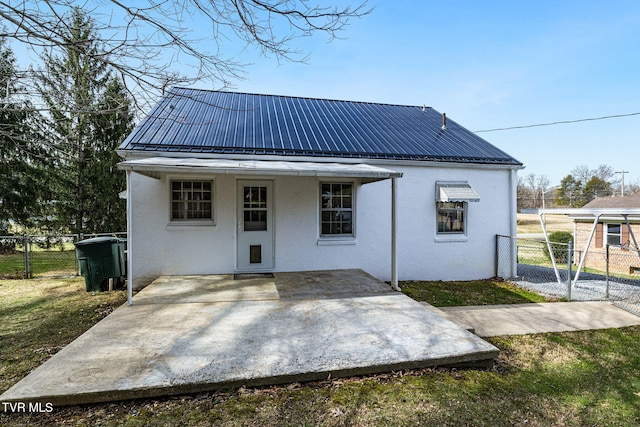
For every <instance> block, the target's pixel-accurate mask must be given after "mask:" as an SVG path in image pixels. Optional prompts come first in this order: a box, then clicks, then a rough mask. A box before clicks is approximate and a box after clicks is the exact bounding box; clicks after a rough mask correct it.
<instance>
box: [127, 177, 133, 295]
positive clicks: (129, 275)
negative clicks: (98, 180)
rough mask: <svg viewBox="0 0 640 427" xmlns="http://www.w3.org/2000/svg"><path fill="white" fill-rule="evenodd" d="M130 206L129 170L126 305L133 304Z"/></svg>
mask: <svg viewBox="0 0 640 427" xmlns="http://www.w3.org/2000/svg"><path fill="white" fill-rule="evenodd" d="M131 209H132V204H131V170H130V169H127V304H128V305H131V304H133V290H132V289H133V273H132V266H133V263H132V262H131V261H132V257H131V255H132V254H133V251H132V250H131V248H132V247H133V245H132V242H131V240H132V239H131V222H132V213H131Z"/></svg>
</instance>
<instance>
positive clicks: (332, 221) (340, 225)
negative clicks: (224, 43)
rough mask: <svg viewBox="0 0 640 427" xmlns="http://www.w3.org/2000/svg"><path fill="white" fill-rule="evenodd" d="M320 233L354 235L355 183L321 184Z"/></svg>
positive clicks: (323, 234)
mask: <svg viewBox="0 0 640 427" xmlns="http://www.w3.org/2000/svg"><path fill="white" fill-rule="evenodd" d="M320 190H321V191H320V193H321V194H320V234H321V235H322V236H344V235H351V236H352V235H353V184H349V183H346V184H345V183H322V184H320Z"/></svg>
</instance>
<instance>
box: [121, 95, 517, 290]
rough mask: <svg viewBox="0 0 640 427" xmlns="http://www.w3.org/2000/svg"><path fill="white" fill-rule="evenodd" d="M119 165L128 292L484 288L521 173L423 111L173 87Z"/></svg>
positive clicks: (510, 220)
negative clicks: (301, 276)
mask: <svg viewBox="0 0 640 427" xmlns="http://www.w3.org/2000/svg"><path fill="white" fill-rule="evenodd" d="M118 153H119V154H120V155H121V156H123V157H124V158H125V160H124V161H123V162H122V163H121V164H120V167H121V168H122V169H124V170H126V172H127V192H128V193H127V206H128V208H127V209H128V231H129V245H128V257H129V269H130V270H129V282H130V283H131V284H132V286H133V287H134V288H135V287H141V286H144V285H145V284H147V283H149V281H150V280H152V279H153V278H155V277H157V276H159V275H192V274H218V273H234V272H254V271H255V272H266V271H269V272H272V271H305V270H325V269H327V270H328V269H347V268H359V269H363V270H365V271H367V272H368V273H370V274H372V275H373V276H376V277H378V278H380V279H383V280H392V281H395V280H398V279H400V280H409V279H429V280H439V279H441V280H471V279H479V278H488V277H492V276H494V275H495V274H496V271H495V269H496V266H495V265H496V263H495V245H496V235H497V234H502V235H515V234H516V233H515V226H516V184H517V176H516V175H517V170H518V169H520V168H522V164H521V163H520V162H519V161H517V160H516V159H514V158H512V157H511V156H509V155H507V154H506V153H504V152H503V151H501V150H499V149H497V148H496V147H494V146H493V145H491V144H489V143H488V142H487V141H485V140H483V139H482V138H480V137H478V136H477V135H475V134H473V133H472V132H470V131H468V130H466V129H465V128H463V127H461V126H460V125H458V124H457V123H455V122H453V121H451V120H449V121H447V120H446V117H445V116H444V115H443V114H440V113H438V112H436V111H435V110H433V109H432V108H429V107H416V106H401V105H387V104H374V103H364V102H350V101H333V100H324V99H309V98H296V97H284V96H271V95H255V94H244V93H233V92H221V91H204V90H192V89H184V88H174V89H172V90H170V91H169V92H168V93H167V94H166V95H165V96H164V97H163V98H162V99H161V100H160V102H159V103H158V105H157V106H156V107H155V108H154V109H153V110H152V111H151V112H150V113H149V115H148V116H147V117H146V118H145V119H144V120H143V121H142V122H141V123H140V125H139V126H138V127H137V128H136V129H135V130H134V131H133V132H132V133H131V135H129V137H128V138H127V139H126V140H125V141H124V142H123V144H122V145H121V147H120V149H119V150H118ZM514 265H515V263H514ZM514 274H515V272H514Z"/></svg>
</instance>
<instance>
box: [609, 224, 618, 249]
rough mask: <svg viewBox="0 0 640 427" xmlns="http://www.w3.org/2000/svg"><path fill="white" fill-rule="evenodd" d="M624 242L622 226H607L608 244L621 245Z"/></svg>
mask: <svg viewBox="0 0 640 427" xmlns="http://www.w3.org/2000/svg"><path fill="white" fill-rule="evenodd" d="M621 241H622V234H621V226H620V224H607V244H609V245H619V244H620V242H621Z"/></svg>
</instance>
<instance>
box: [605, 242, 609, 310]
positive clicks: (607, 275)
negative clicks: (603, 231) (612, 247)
mask: <svg viewBox="0 0 640 427" xmlns="http://www.w3.org/2000/svg"><path fill="white" fill-rule="evenodd" d="M605 259H606V260H607V266H606V273H605V274H606V278H607V281H606V287H605V294H604V296H605V298H606V299H609V244H608V243H607V251H606V256H605Z"/></svg>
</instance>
